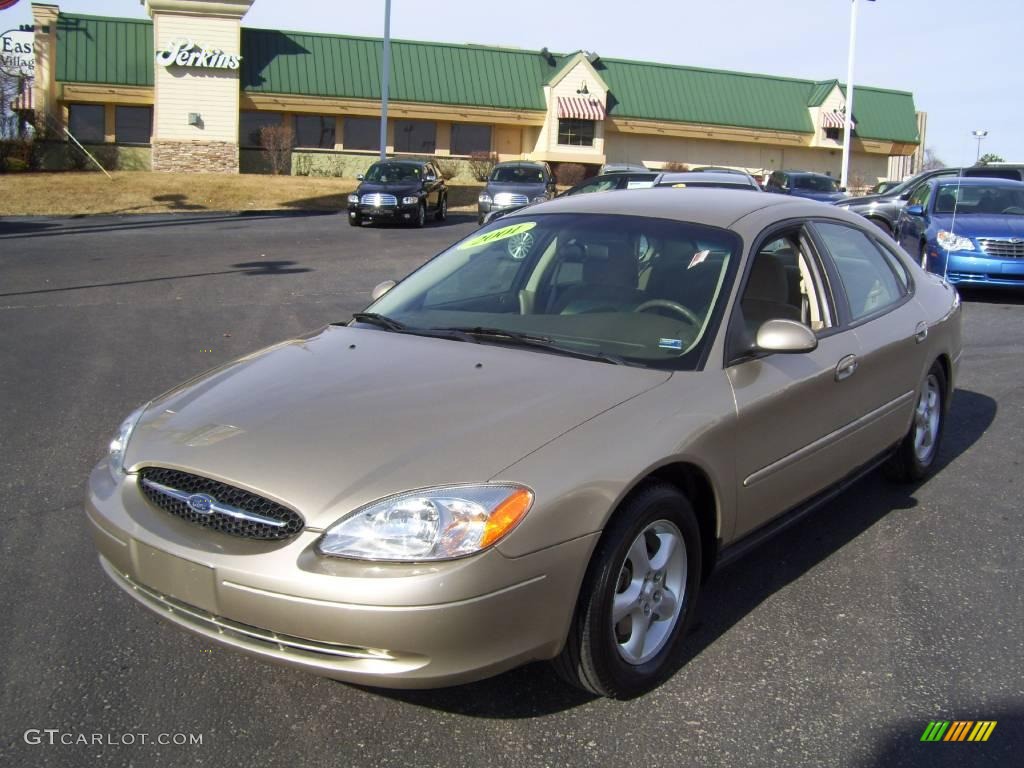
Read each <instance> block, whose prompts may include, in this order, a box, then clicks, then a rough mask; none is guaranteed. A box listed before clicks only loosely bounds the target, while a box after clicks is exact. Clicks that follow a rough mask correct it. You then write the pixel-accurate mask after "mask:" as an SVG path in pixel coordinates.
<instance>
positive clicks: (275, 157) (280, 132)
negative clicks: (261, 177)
mask: <svg viewBox="0 0 1024 768" xmlns="http://www.w3.org/2000/svg"><path fill="white" fill-rule="evenodd" d="M294 143H295V132H294V131H292V129H291V126H287V125H265V126H263V127H262V128H260V146H261V147H262V148H263V155H264V157H266V159H267V163H268V164H269V165H270V172H271V173H273V174H274V175H275V176H280V175H281V174H282V173H287V174H290V173H291V172H292V145H293V144H294Z"/></svg>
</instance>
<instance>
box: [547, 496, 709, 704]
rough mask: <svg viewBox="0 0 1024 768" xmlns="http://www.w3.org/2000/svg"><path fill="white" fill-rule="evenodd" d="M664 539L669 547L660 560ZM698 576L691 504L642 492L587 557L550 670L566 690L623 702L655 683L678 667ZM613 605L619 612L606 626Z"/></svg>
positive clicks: (622, 510) (697, 533)
mask: <svg viewBox="0 0 1024 768" xmlns="http://www.w3.org/2000/svg"><path fill="white" fill-rule="evenodd" d="M670 539H675V541H674V547H672V548H671V549H670V550H669V551H668V552H666V553H664V554H662V557H661V558H659V554H661V553H662V549H663V548H664V547H665V546H666V543H667V542H668V541H669V540H670ZM637 547H642V549H640V550H637V549H636V548H637ZM652 548H653V551H652ZM652 566H653V570H652ZM659 566H660V567H659ZM641 571H644V575H642V576H641ZM700 574H701V545H700V529H699V528H698V526H697V518H696V517H695V516H694V513H693V508H692V507H691V506H690V502H689V501H688V500H687V498H686V497H685V496H684V495H683V494H681V493H680V492H679V491H678V490H676V489H675V488H673V487H672V486H669V485H664V484H661V483H651V484H648V485H643V486H641V487H640V488H639V489H638V490H636V491H634V493H633V494H632V495H631V496H630V497H628V498H627V500H626V501H625V502H624V503H623V505H622V506H621V507H620V509H619V510H618V511H617V512H616V513H615V515H614V517H613V518H612V520H611V521H610V523H609V524H608V526H607V527H606V528H605V531H604V534H603V535H602V536H601V540H600V541H599V542H598V544H597V547H596V548H595V550H594V554H593V556H592V557H591V560H590V565H589V566H588V567H587V574H586V576H585V578H584V580H583V586H582V588H581V590H580V596H579V599H578V601H577V604H576V610H575V613H574V615H573V619H572V625H571V627H570V630H569V637H568V640H567V641H566V644H565V648H564V649H563V650H562V652H561V654H559V656H558V657H557V658H555V659H554V660H553V662H552V664H553V665H554V667H555V671H556V672H557V673H558V675H559V676H560V677H561V678H562V679H563V680H565V681H566V682H568V683H569V684H571V685H574V686H577V687H579V688H582V689H583V690H585V691H589V692H590V693H595V694H598V695H600V696H609V697H612V698H630V697H633V696H636V695H638V694H641V693H643V692H645V691H648V690H650V689H652V688H654V687H655V686H657V685H658V684H660V683H661V682H662V681H664V680H665V679H666V678H667V677H668V676H669V675H671V674H672V673H673V672H675V670H676V668H677V666H678V662H679V659H680V654H681V651H682V647H683V644H682V639H683V636H684V635H685V634H686V629H687V627H689V625H690V623H691V622H692V620H693V615H694V611H695V609H696V605H697V593H698V591H699V589H700ZM652 576H653V577H654V578H652ZM634 592H635V593H636V594H635V596H633V593H634ZM671 594H675V595H676V596H677V597H678V599H677V600H676V601H675V603H674V607H673V609H672V613H671V614H670V615H667V616H664V617H662V616H659V613H658V607H659V605H660V606H662V607H664V606H665V605H667V602H666V595H671ZM617 596H618V597H619V599H618V600H616V597H617ZM616 603H621V605H622V610H624V611H626V613H625V614H624V615H623V617H622V618H621V619H620V621H619V622H618V623H613V606H614V605H615V604H616ZM630 608H632V610H630ZM647 616H650V618H649V619H648V618H646V617H647ZM638 619H639V620H640V621H647V622H649V623H648V624H647V625H646V626H647V627H648V629H646V630H644V632H643V634H642V635H637V634H636V631H635V630H634V622H635V621H636V620H638ZM638 640H639V642H637V641H638Z"/></svg>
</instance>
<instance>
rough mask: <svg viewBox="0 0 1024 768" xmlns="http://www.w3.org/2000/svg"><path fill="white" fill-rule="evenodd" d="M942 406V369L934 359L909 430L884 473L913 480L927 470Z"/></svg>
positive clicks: (935, 446) (939, 431) (933, 454)
mask: <svg viewBox="0 0 1024 768" xmlns="http://www.w3.org/2000/svg"><path fill="white" fill-rule="evenodd" d="M946 406H947V403H946V372H945V371H944V370H943V368H942V366H941V365H940V364H939V363H938V362H937V361H936V362H935V363H933V364H932V367H931V369H929V371H928V375H927V376H925V378H924V381H923V382H922V383H921V389H920V391H919V392H918V395H917V404H916V405H915V406H914V420H913V422H912V423H911V425H910V431H909V432H908V433H907V436H906V437H904V438H903V441H902V442H901V443H900V445H899V448H897V449H896V452H895V453H894V454H893V455H892V456H891V457H890V458H889V460H888V461H887V462H886V463H885V473H886V475H887V476H888V477H890V478H891V479H893V480H897V481H900V482H913V481H915V480H921V479H923V478H925V477H927V476H928V475H929V474H930V473H931V471H932V469H933V467H934V466H935V458H936V456H937V455H938V453H939V444H940V443H941V441H942V433H943V428H944V427H945V424H946Z"/></svg>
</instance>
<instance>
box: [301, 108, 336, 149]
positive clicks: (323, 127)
mask: <svg viewBox="0 0 1024 768" xmlns="http://www.w3.org/2000/svg"><path fill="white" fill-rule="evenodd" d="M295 146H296V147H313V148H315V149H334V115H296V116H295Z"/></svg>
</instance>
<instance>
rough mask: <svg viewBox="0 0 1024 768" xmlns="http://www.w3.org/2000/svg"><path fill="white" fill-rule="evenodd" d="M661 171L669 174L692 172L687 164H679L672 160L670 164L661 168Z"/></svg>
mask: <svg viewBox="0 0 1024 768" xmlns="http://www.w3.org/2000/svg"><path fill="white" fill-rule="evenodd" d="M661 170H663V171H666V172H668V173H675V172H678V171H688V170H690V166H688V165H687V164H686V163H679V162H676V161H675V160H670V161H669V162H667V163H665V164H664V165H663V166H661Z"/></svg>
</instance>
